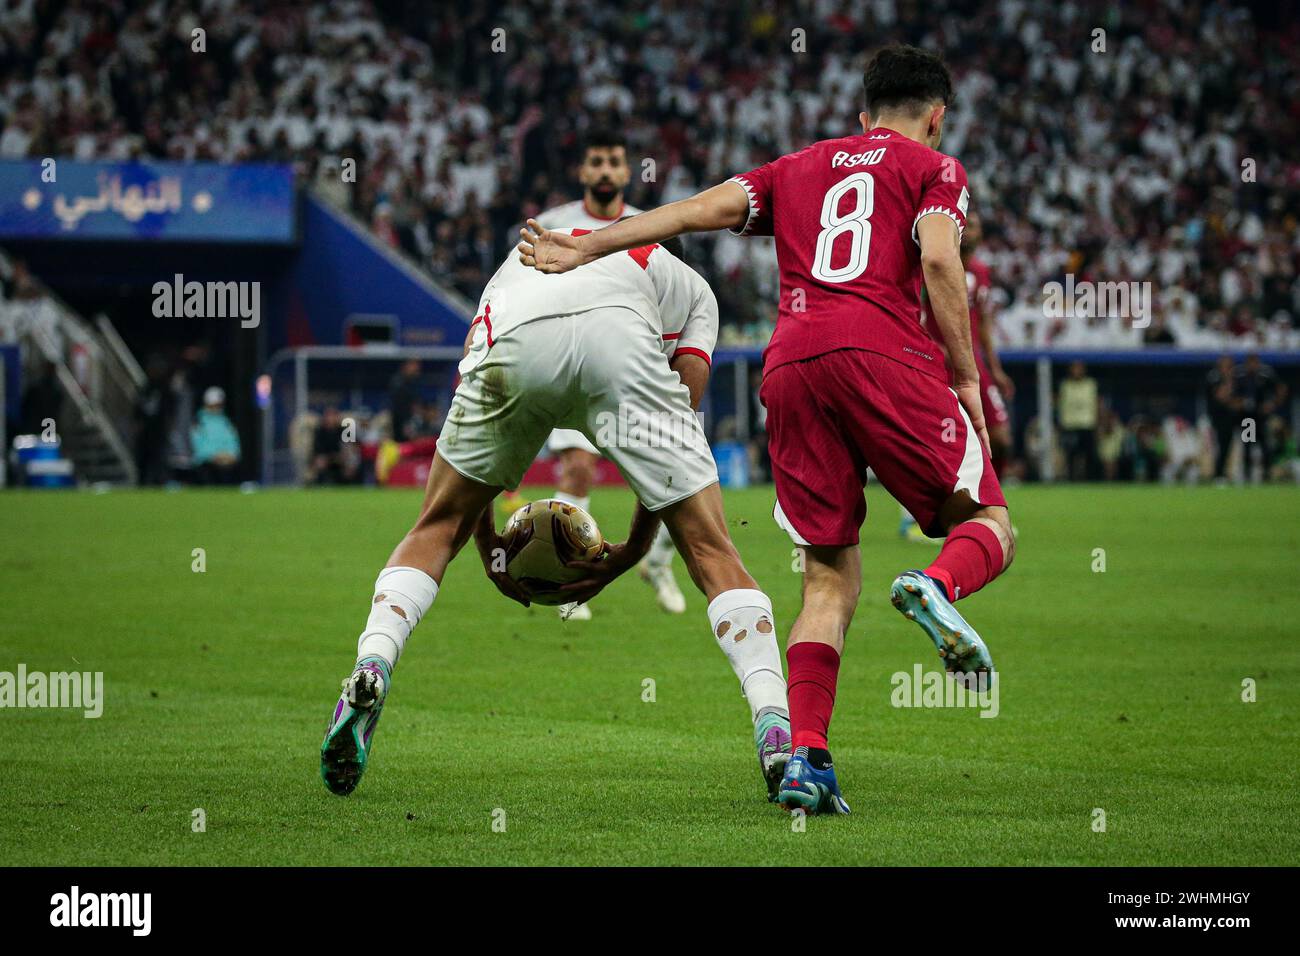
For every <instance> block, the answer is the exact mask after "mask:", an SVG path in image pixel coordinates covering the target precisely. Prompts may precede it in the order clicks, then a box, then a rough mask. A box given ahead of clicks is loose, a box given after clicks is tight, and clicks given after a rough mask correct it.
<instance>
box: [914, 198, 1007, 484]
mask: <svg viewBox="0 0 1300 956" xmlns="http://www.w3.org/2000/svg"><path fill="white" fill-rule="evenodd" d="M983 238H984V228H983V225H982V224H981V222H980V217H979V214H978V213H975V212H974V211H972V212H971V214H970V215H969V216H968V217H967V218H966V229H965V230H964V231H963V232H962V235H961V260H962V263H963V264H964V265H965V267H966V304H967V307H968V309H969V311H970V331H971V340H972V342H973V344H974V346H975V367H976V368H977V369H978V370H979V373H980V398H981V401H982V410H983V412H984V425H985V427H986V428H987V429H988V433H989V455H990V457H991V458H992V460H993V470H994V471H996V472H997V473H998V477H999V478H1001V477H1002V473H1003V469H1004V467H1005V465H1006V458H1007V455H1009V454H1010V453H1011V416H1010V415H1009V414H1008V413H1007V403H1006V399H1008V398H1011V397H1012V396H1013V395H1014V394H1015V385H1014V384H1013V383H1012V381H1011V377H1010V376H1009V375H1007V373H1006V372H1005V371H1004V370H1003V368H1002V362H1001V361H999V359H998V351H997V347H996V346H995V345H994V344H993V326H994V322H995V319H994V314H993V298H992V292H993V275H992V273H991V272H990V271H989V267H988V264H987V263H986V262H985V261H984V260H983V259H981V258H980V257H979V256H978V255H976V253H975V250H976V249H977V248H978V247H979V244H980V240H981V239H983ZM926 329H927V330H928V331H929V332H930V334H931V336H933V337H934V339H935V341H937V342H940V343H942V341H943V340H942V339H941V338H940V337H939V330H938V329H937V328H936V327H935V324H934V323H933V322H926Z"/></svg>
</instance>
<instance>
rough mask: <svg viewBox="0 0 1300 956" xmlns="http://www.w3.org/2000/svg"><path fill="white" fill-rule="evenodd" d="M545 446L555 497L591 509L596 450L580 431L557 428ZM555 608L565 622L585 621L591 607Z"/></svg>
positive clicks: (589, 618) (581, 605) (572, 605)
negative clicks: (551, 460) (549, 454)
mask: <svg viewBox="0 0 1300 956" xmlns="http://www.w3.org/2000/svg"><path fill="white" fill-rule="evenodd" d="M547 447H549V448H550V450H551V451H552V452H554V453H555V459H556V482H555V497H556V498H558V499H559V500H560V501H564V502H567V503H568V504H571V505H574V506H575V507H578V508H581V509H582V510H583V511H586V512H590V511H591V486H592V484H593V483H594V482H595V480H596V468H597V465H598V464H599V462H600V453H599V452H598V451H597V450H596V447H595V446H594V445H592V444H591V442H590V441H588V440H587V436H585V435H583V434H582V432H580V431H577V430H575V429H572V428H557V429H555V430H554V431H553V432H551V437H550V438H549V439H548V440H547ZM556 610H557V611H558V612H559V615H560V618H561V619H562V620H565V621H589V620H591V609H590V608H589V607H587V605H585V604H574V603H569V604H561V605H559V606H558V607H557V608H556Z"/></svg>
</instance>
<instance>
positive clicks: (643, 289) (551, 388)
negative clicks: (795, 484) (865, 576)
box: [321, 230, 790, 799]
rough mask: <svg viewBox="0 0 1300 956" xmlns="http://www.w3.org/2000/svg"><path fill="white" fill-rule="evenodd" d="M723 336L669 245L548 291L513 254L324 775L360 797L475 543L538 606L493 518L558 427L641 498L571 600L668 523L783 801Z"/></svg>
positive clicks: (493, 291) (782, 708)
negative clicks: (737, 506) (702, 412)
mask: <svg viewBox="0 0 1300 956" xmlns="http://www.w3.org/2000/svg"><path fill="white" fill-rule="evenodd" d="M573 232H575V233H577V232H581V230H573ZM717 330H718V305H717V301H716V300H715V299H714V297H713V292H712V290H710V289H709V286H708V284H707V283H706V282H705V281H704V280H703V279H702V278H701V277H700V276H699V274H698V273H696V272H695V271H694V270H692V269H691V268H690V267H688V266H687V265H685V264H684V263H683V262H682V261H681V260H680V259H679V258H677V257H676V256H674V255H673V254H672V253H671V252H669V251H668V249H666V248H664V247H663V246H659V245H654V246H645V247H643V248H640V249H633V250H631V251H629V252H627V253H624V254H622V255H615V256H609V257H607V258H604V259H601V260H600V261H599V262H597V263H593V264H592V265H591V266H584V267H583V268H580V269H575V270H574V271H573V272H570V273H566V274H564V275H555V276H549V275H543V274H542V273H540V272H537V271H536V270H534V269H530V268H528V267H526V266H524V265H521V264H520V262H519V259H518V257H517V256H515V255H513V254H512V255H511V257H510V258H509V259H508V260H506V262H505V263H504V264H503V265H502V266H501V267H500V268H499V269H498V270H497V272H496V274H495V275H494V276H493V277H492V280H491V281H490V282H489V283H488V286H487V289H486V290H485V291H484V293H483V298H482V300H481V301H480V303H479V312H478V316H477V317H476V318H475V320H474V323H473V324H472V326H471V328H470V334H469V336H468V338H467V339H466V354H465V357H464V359H462V361H461V363H460V374H461V381H460V385H459V386H458V387H457V389H456V394H455V396H454V398H453V399H452V403H451V410H450V412H449V414H448V416H447V422H446V425H445V426H444V427H443V431H442V435H441V436H440V437H439V438H438V450H437V454H436V455H435V456H434V459H433V464H432V466H431V468H430V471H429V482H428V486H427V488H426V490H425V497H424V504H423V506H422V509H421V512H420V517H419V520H418V521H417V522H416V523H415V527H413V528H412V529H411V530H410V531H409V532H408V533H407V535H406V537H405V538H403V539H402V541H401V543H399V544H398V546H397V548H396V550H394V551H393V553H392V556H391V557H390V558H389V559H388V566H387V567H386V568H385V569H384V570H383V571H382V572H381V573H380V575H379V578H378V580H376V582H375V590H374V596H373V598H372V600H371V608H370V618H369V620H368V621H367V622H366V627H365V630H363V631H362V632H361V637H360V639H359V640H358V642H357V662H356V667H355V670H354V671H353V672H352V674H351V676H350V677H348V678H347V680H345V681H344V682H343V694H342V696H341V697H340V698H339V701H338V703H337V704H336V706H335V708H334V714H333V717H332V718H331V720H330V723H329V727H328V730H327V731H326V734H325V740H324V742H323V743H322V744H321V777H322V779H324V781H325V785H326V786H327V787H328V788H329V789H330V790H331V791H332V792H334V793H337V794H340V795H346V794H348V793H351V792H352V790H353V789H354V788H355V787H356V785H357V783H358V781H359V780H360V779H361V775H362V774H363V773H364V772H365V769H366V764H367V761H368V758H369V754H370V749H371V747H372V745H373V744H372V735H373V734H374V731H375V726H376V724H377V723H378V721H379V716H380V713H381V711H382V710H383V706H384V700H385V698H386V696H387V694H388V689H389V687H390V685H391V680H392V671H393V668H394V667H395V666H396V664H397V660H398V658H399V657H400V656H401V653H402V649H403V647H405V645H406V640H407V638H408V637H409V636H410V634H411V631H412V630H413V629H414V628H415V626H416V625H417V624H419V623H420V620H421V619H422V618H423V617H424V616H425V615H426V614H428V612H429V609H430V607H431V606H432V605H433V601H434V598H435V597H436V596H437V594H438V587H439V585H440V584H441V582H442V578H443V573H444V572H445V571H446V568H447V565H448V563H449V562H450V561H451V559H452V558H453V557H454V556H455V555H456V553H457V552H458V551H459V550H460V549H461V547H462V546H463V545H464V544H465V542H466V541H467V540H468V538H469V536H470V534H471V532H472V533H473V534H474V538H475V542H476V544H477V546H478V551H479V555H480V557H481V558H482V560H483V565H484V568H485V569H486V570H487V573H488V577H489V578H490V579H491V580H492V581H493V582H494V583H495V584H496V585H497V587H498V588H500V589H501V591H502V592H503V593H505V594H506V595H507V596H508V597H511V598H513V599H514V600H516V601H519V602H521V603H523V604H527V603H528V600H527V596H526V595H525V593H524V592H523V591H522V590H521V589H520V588H519V587H518V585H516V584H515V582H514V581H512V580H511V579H510V578H509V577H507V576H506V574H505V573H504V570H502V571H496V570H494V558H495V556H496V555H499V554H501V553H503V552H502V551H501V550H499V549H502V548H504V542H503V541H502V539H501V537H500V536H499V535H498V534H497V533H496V530H495V528H494V526H493V520H492V512H493V509H492V502H493V499H495V498H496V496H497V495H498V494H499V493H500V492H501V491H502V490H503V489H505V488H513V487H515V486H516V485H517V484H518V483H519V480H520V479H521V478H522V477H523V475H524V472H525V471H526V470H527V469H528V466H529V465H530V464H531V463H532V461H533V458H534V457H535V456H536V455H537V452H538V450H540V448H541V446H542V443H543V442H544V441H545V440H546V436H547V435H548V434H549V433H550V431H551V429H552V428H554V427H556V426H557V425H558V426H566V427H570V428H576V429H578V430H579V431H581V432H582V433H583V434H584V435H585V436H586V437H587V438H588V439H590V440H592V441H593V442H594V443H595V445H596V446H597V447H599V448H600V449H601V451H602V452H603V453H604V454H605V455H607V456H608V457H609V459H610V460H611V461H613V462H614V464H615V465H617V466H618V469H619V471H620V472H622V474H623V477H624V478H626V479H627V483H628V484H629V485H631V487H632V490H633V491H634V492H636V495H637V498H638V499H639V504H638V505H637V509H636V513H635V515H634V517H633V519H632V527H631V530H630V531H629V532H628V539H627V541H626V542H624V543H623V544H616V545H612V546H609V547H608V550H607V552H606V553H605V555H604V556H603V558H602V559H600V560H597V561H593V562H590V563H586V564H583V565H582V567H584V568H586V570H587V571H588V577H587V578H586V579H584V580H583V581H579V582H576V583H574V584H572V585H566V588H567V589H568V590H570V591H571V592H572V594H573V598H574V600H577V601H586V600H589V599H590V598H592V597H593V596H595V594H596V593H597V592H599V591H600V589H601V588H603V587H604V586H605V585H606V584H608V583H609V582H610V581H612V580H614V578H616V577H618V576H619V575H620V574H622V573H623V572H624V571H627V570H628V569H629V568H631V567H633V566H634V565H636V563H637V562H638V561H640V560H641V559H642V558H643V557H644V555H645V553H646V552H647V551H648V550H649V548H650V544H651V541H652V539H653V538H654V535H655V531H656V529H657V528H658V526H659V522H660V519H662V520H663V522H664V524H665V525H667V527H668V529H669V531H670V533H671V535H672V540H673V541H674V542H675V543H676V545H677V548H678V550H679V551H680V552H681V555H682V557H683V559H684V560H685V561H686V566H687V569H688V570H689V572H690V575H691V580H693V581H694V582H695V584H696V586H697V587H698V588H699V589H700V591H702V592H703V593H704V596H705V597H706V598H707V599H708V601H709V606H708V617H709V628H710V630H711V632H712V634H713V635H714V638H713V639H714V640H715V641H716V642H717V644H718V646H719V647H720V648H721V649H722V651H723V652H724V653H725V654H726V657H727V660H728V661H729V662H730V664H731V666H732V669H733V670H734V671H735V674H736V676H737V678H739V680H740V686H741V691H742V693H743V694H744V696H745V698H746V700H747V701H748V702H749V708H750V716H751V718H752V720H753V725H754V741H755V743H756V745H757V748H758V759H759V766H760V769H761V770H762V772H763V776H764V779H765V782H766V784H767V790H768V798H769V799H773V798H774V796H775V793H776V788H777V786H778V785H779V784H780V781H781V776H782V774H783V773H784V772H785V765H786V763H787V762H788V761H789V759H790V721H789V709H788V705H787V702H786V688H785V677H784V674H783V671H782V667H781V654H780V651H779V649H778V647H777V640H776V626H775V618H774V616H773V614H772V602H771V600H770V599H769V598H768V596H767V595H766V594H764V593H763V592H762V591H760V590H759V589H758V586H757V585H756V584H755V583H754V579H753V578H751V577H750V576H749V573H748V572H747V571H746V570H745V567H744V565H743V564H742V563H741V560H740V555H739V554H737V553H736V548H735V546H734V545H733V544H732V541H731V537H730V535H729V534H728V532H727V523H726V516H725V515H724V513H723V510H722V493H721V491H720V490H719V488H718V472H717V468H716V466H715V465H714V462H713V455H712V454H711V453H710V451H709V446H708V442H707V440H706V439H705V437H704V432H703V430H702V429H701V428H700V423H699V420H698V419H697V418H696V416H695V412H694V408H695V406H696V405H697V404H698V403H699V399H700V397H701V395H702V394H703V392H704V387H705V385H706V384H707V382H708V376H709V364H708V357H709V356H710V354H711V353H712V350H713V346H714V343H715V341H716V338H717ZM674 345H676V348H675V349H674V348H673V346H674ZM669 354H671V355H672V359H671V362H670V360H669V358H668V357H667V355H669Z"/></svg>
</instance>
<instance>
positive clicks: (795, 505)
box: [759, 349, 1007, 546]
mask: <svg viewBox="0 0 1300 956" xmlns="http://www.w3.org/2000/svg"><path fill="white" fill-rule="evenodd" d="M759 398H760V400H761V401H762V402H763V404H764V405H765V406H766V407H767V438H768V447H769V450H770V452H771V455H772V476H773V479H774V480H775V482H776V509H775V516H776V520H777V523H778V524H780V525H781V526H782V527H783V528H785V530H786V531H788V532H789V533H790V537H791V538H793V539H794V541H795V543H796V544H812V545H840V546H842V545H852V544H857V543H858V529H859V528H860V527H861V526H862V522H863V519H865V518H866V515H867V503H866V499H865V498H864V497H863V494H862V489H863V486H864V485H865V484H866V482H867V469H868V468H870V469H871V470H872V471H874V472H875V473H876V477H877V478H878V479H880V483H881V484H882V485H884V486H885V489H886V490H887V491H888V492H889V493H890V494H891V495H893V496H894V497H895V498H896V499H898V502H899V504H901V505H902V506H903V507H904V508H906V509H907V510H908V511H910V512H911V513H912V517H914V518H916V520H917V522H918V523H919V524H920V526H921V528H922V529H924V530H925V532H926V533H927V534H929V535H930V536H932V537H938V536H941V535H942V534H943V529H942V528H940V527H938V525H937V523H936V519H937V516H938V512H939V509H940V507H942V505H943V503H944V502H945V501H947V500H948V499H949V498H950V497H952V495H953V493H954V492H956V491H960V490H965V491H967V492H969V494H970V496H971V497H972V498H973V499H974V500H975V501H977V502H979V503H980V504H983V505H1003V506H1005V505H1006V503H1007V502H1006V499H1005V498H1003V497H1002V488H1001V487H1000V486H999V484H998V479H997V475H995V474H994V473H993V466H992V465H991V464H990V462H989V456H988V452H987V451H985V449H984V446H983V444H982V443H981V442H980V440H979V436H978V435H976V434H975V432H974V430H973V429H972V428H971V427H970V419H969V418H968V417H967V416H966V412H965V410H964V409H963V408H962V407H961V404H960V403H959V402H958V401H957V395H956V393H955V392H953V391H952V389H950V388H949V387H948V386H947V385H945V384H944V383H943V382H941V381H940V380H939V379H937V378H935V377H934V376H932V375H928V374H927V373H925V372H922V371H919V370H917V369H914V368H912V367H911V366H908V365H904V364H903V363H902V362H898V361H895V360H894V359H891V358H887V357H885V356H883V355H879V354H877V353H875V352H867V351H863V350H861V349H841V350H839V351H835V352H827V353H826V354H825V355H819V356H817V357H815V358H811V359H805V360H804V361H802V362H790V363H788V364H786V365H781V366H778V367H777V368H774V369H773V370H772V371H771V372H770V373H769V374H768V375H767V376H766V377H765V378H764V379H763V388H762V390H761V391H760V392H759Z"/></svg>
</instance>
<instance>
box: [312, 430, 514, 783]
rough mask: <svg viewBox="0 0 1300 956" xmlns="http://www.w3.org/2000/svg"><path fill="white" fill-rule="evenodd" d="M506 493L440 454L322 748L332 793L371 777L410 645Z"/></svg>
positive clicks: (379, 591)
mask: <svg viewBox="0 0 1300 956" xmlns="http://www.w3.org/2000/svg"><path fill="white" fill-rule="evenodd" d="M500 491H501V488H500V486H497V485H485V484H482V483H480V482H477V481H473V480H471V479H469V478H466V477H465V476H463V475H461V474H460V473H459V472H457V471H456V470H455V469H454V468H452V467H451V466H450V465H449V464H448V463H447V462H446V461H445V460H444V459H443V458H442V456H441V455H435V456H434V459H433V464H432V466H431V467H430V469H429V480H428V483H427V484H426V486H425V494H424V504H423V505H422V506H421V509H420V516H419V518H418V519H417V520H416V522H415V525H414V527H412V528H411V530H410V531H408V532H407V533H406V536H405V537H404V538H403V539H402V540H401V541H400V542H399V543H398V545H397V547H396V548H395V549H394V550H393V553H392V555H391V556H390V557H389V559H388V563H387V564H386V565H385V567H384V569H383V570H382V571H380V572H379V577H378V578H377V579H376V580H375V587H374V591H373V592H372V596H371V600H370V616H369V618H368V619H367V620H366V624H365V627H364V629H363V630H362V632H361V636H360V637H359V638H358V639H357V657H356V665H355V667H354V669H353V671H352V674H351V675H350V676H349V677H348V678H347V679H346V680H344V682H343V693H342V694H341V695H340V697H339V699H338V702H337V703H336V704H335V707H334V714H333V717H332V718H331V719H330V723H329V727H328V729H327V730H326V733H325V740H324V741H323V742H322V744H321V778H322V779H323V780H324V781H325V785H326V787H328V788H329V789H330V791H332V792H333V793H336V794H339V795H340V796H346V795H347V794H349V793H351V792H352V791H353V790H354V789H355V788H356V785H357V784H358V783H359V782H360V780H361V776H362V774H364V773H365V770H366V764H367V762H368V760H369V755H370V751H371V741H372V737H373V735H374V732H375V728H376V726H377V725H378V723H379V717H380V715H381V714H382V713H383V709H384V701H385V699H386V698H387V696H388V688H389V687H390V686H391V684H392V674H393V670H394V668H396V666H397V661H398V659H399V658H400V657H401V656H402V650H403V649H404V648H405V647H406V641H407V639H408V638H409V637H410V636H411V632H412V631H413V630H414V629H415V627H416V625H417V624H419V623H420V620H421V619H422V618H423V617H424V616H425V615H426V614H428V613H429V609H430V608H431V607H432V606H433V602H434V599H435V598H436V597H437V596H438V587H439V585H440V584H441V582H442V577H443V574H444V573H445V571H446V570H447V565H448V563H449V562H450V561H451V559H452V558H453V557H455V555H456V554H457V552H459V551H460V549H461V548H462V547H464V545H465V542H466V541H467V540H468V539H469V536H470V534H471V532H472V531H473V528H474V524H475V522H476V521H477V520H478V518H479V516H480V515H481V514H482V512H483V509H484V508H487V507H490V506H491V504H492V499H494V498H495V497H496V496H497V494H498V493H499V492H500Z"/></svg>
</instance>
